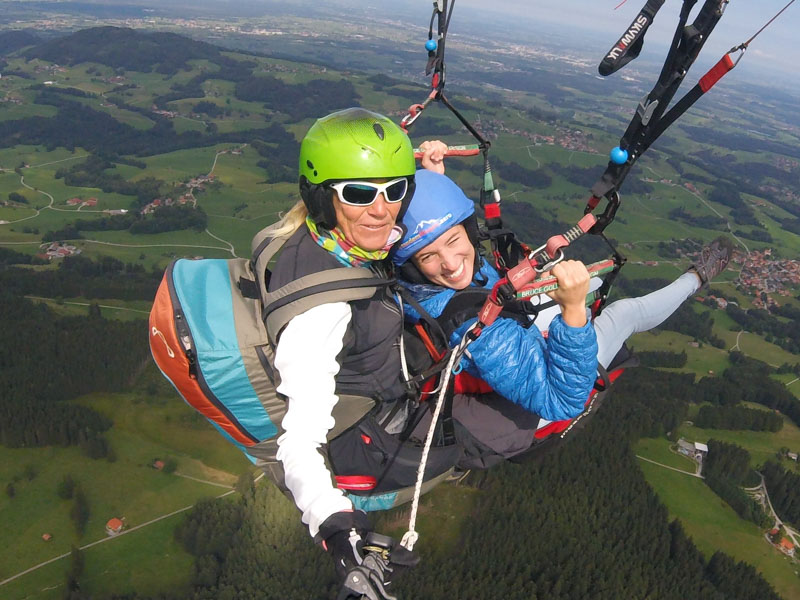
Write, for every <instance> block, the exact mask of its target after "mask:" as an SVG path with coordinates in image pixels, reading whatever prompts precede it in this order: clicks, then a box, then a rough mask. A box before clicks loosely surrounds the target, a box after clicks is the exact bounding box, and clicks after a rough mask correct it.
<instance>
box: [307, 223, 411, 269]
mask: <svg viewBox="0 0 800 600" xmlns="http://www.w3.org/2000/svg"><path fill="white" fill-rule="evenodd" d="M306 226H307V227H308V231H309V232H310V233H311V237H312V238H313V239H314V241H315V242H317V244H319V245H320V246H322V247H323V248H325V250H327V251H328V252H330V253H331V254H333V255H334V256H335V257H336V259H337V260H338V261H339V262H340V263H342V264H343V265H346V266H348V267H360V266H362V265H364V264H365V263H369V262H372V261H375V260H383V259H384V258H386V256H387V255H388V254H389V249H390V248H391V247H392V246H393V245H394V244H395V243H396V242H397V241H399V240H400V238H401V237H402V236H403V230H402V229H400V228H399V227H397V226H395V227H393V228H392V232H391V233H390V234H389V240H388V241H387V242H386V245H385V246H384V247H383V248H381V249H380V250H363V249H362V248H359V247H358V246H355V245H353V244H352V243H351V242H349V241H347V240H346V239H345V238H344V234H343V233H342V231H341V230H340V229H339V228H338V227H334V228H333V229H332V230H330V231H328V230H327V229H321V230H320V229H319V228H318V227H317V224H316V223H315V222H314V221H313V220H311V217H306Z"/></svg>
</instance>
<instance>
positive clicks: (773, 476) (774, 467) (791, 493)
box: [761, 460, 800, 527]
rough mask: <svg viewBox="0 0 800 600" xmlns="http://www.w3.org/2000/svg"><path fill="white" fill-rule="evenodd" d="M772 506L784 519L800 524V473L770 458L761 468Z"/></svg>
mask: <svg viewBox="0 0 800 600" xmlns="http://www.w3.org/2000/svg"><path fill="white" fill-rule="evenodd" d="M761 474H762V475H763V476H764V483H765V484H766V486H767V489H768V490H769V499H770V502H772V508H774V509H775V512H776V513H778V516H779V517H780V518H781V520H783V521H787V522H789V523H792V524H793V525H794V526H795V527H798V526H800V475H798V474H797V473H792V472H791V471H787V470H786V469H784V468H783V466H781V465H780V464H778V463H776V462H775V461H772V460H769V461H767V462H766V464H765V465H764V466H763V467H762V469H761Z"/></svg>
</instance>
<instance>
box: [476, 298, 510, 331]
mask: <svg viewBox="0 0 800 600" xmlns="http://www.w3.org/2000/svg"><path fill="white" fill-rule="evenodd" d="M502 310H503V306H502V305H500V304H497V302H495V301H494V300H492V298H491V296H490V297H489V298H487V299H486V302H484V303H483V307H481V309H480V310H479V311H478V321H480V323H481V327H478V328H476V329H475V330H474V331H476V332H477V334H478V335H480V332H481V331H483V328H484V327H488V326H489V325H491V324H492V323H494V322H495V321H496V320H497V317H498V316H500V312H501V311H502Z"/></svg>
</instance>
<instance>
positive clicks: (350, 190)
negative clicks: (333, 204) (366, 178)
mask: <svg viewBox="0 0 800 600" xmlns="http://www.w3.org/2000/svg"><path fill="white" fill-rule="evenodd" d="M377 195H378V189H377V188H376V187H375V186H371V185H363V184H360V183H348V184H347V185H346V186H344V187H343V188H342V199H343V200H344V201H345V202H348V203H350V204H372V202H374V200H375V197H376V196H377Z"/></svg>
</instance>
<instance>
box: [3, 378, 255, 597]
mask: <svg viewBox="0 0 800 600" xmlns="http://www.w3.org/2000/svg"><path fill="white" fill-rule="evenodd" d="M155 371H156V370H155V367H153V366H150V367H149V368H148V372H147V373H146V375H145V377H144V379H143V380H142V381H141V383H140V386H142V387H143V388H148V389H149V388H150V387H151V386H155V387H154V390H155V394H153V395H151V394H148V393H145V392H143V391H140V392H132V393H127V394H111V395H99V394H97V395H92V396H89V397H85V398H82V399H81V400H80V402H81V403H84V404H86V405H88V406H91V407H93V408H95V409H96V410H98V411H100V412H101V413H103V414H105V415H107V416H109V417H110V418H111V419H112V420H113V422H114V426H113V427H112V429H111V430H109V431H108V432H107V434H106V437H107V438H108V440H109V442H110V445H111V447H112V449H113V451H114V454H115V457H116V459H115V460H114V461H113V462H109V461H108V460H90V459H88V458H86V457H85V456H83V454H82V453H81V451H80V450H79V449H77V448H73V447H71V448H49V447H48V448H32V449H24V448H23V449H8V448H0V481H5V482H10V481H15V480H16V483H15V490H16V495H15V496H14V497H13V498H9V497H8V496H7V495H5V494H4V495H3V496H2V498H0V519H2V520H3V522H4V523H6V526H4V527H3V528H2V529H1V530H0V544H2V545H3V546H4V547H6V548H10V549H12V550H13V551H12V552H10V553H8V554H7V556H6V558H5V560H4V561H3V563H2V564H1V565H0V581H2V580H4V579H6V578H8V577H11V576H13V575H15V574H17V573H19V572H21V571H24V570H25V569H28V568H30V567H32V566H34V565H37V564H39V563H40V562H43V561H46V560H49V559H51V558H53V557H55V556H59V555H61V554H63V553H66V552H69V550H70V547H71V546H72V545H76V546H82V545H86V544H89V543H92V542H95V541H98V540H102V539H105V538H106V534H105V523H106V522H107V521H108V519H110V518H112V517H118V518H122V517H124V518H125V522H126V525H127V527H131V528H132V527H135V526H137V525H140V524H143V523H146V522H148V521H150V520H152V519H156V518H158V517H160V516H163V515H166V514H169V513H171V512H173V511H177V510H180V509H183V508H186V507H189V506H192V505H193V504H194V503H195V502H196V501H197V500H198V499H200V498H203V497H208V496H219V495H220V494H223V493H225V492H226V491H227V490H230V489H231V486H232V485H233V484H234V483H235V482H236V478H237V477H238V475H239V474H240V473H242V472H244V471H245V470H248V469H250V468H251V465H250V463H249V461H247V460H246V459H245V458H244V457H243V456H242V454H241V453H240V452H239V451H238V450H236V449H235V448H234V447H233V446H232V445H230V444H227V443H225V442H224V441H223V440H222V439H221V438H220V436H219V433H218V432H216V431H215V430H214V429H213V428H212V427H211V426H210V425H209V424H208V423H206V422H205V420H204V419H202V418H201V417H200V416H199V415H198V414H197V413H195V412H194V411H193V410H192V409H190V408H189V407H187V406H186V405H185V404H184V403H183V402H182V401H181V400H180V399H179V398H177V396H176V395H175V394H174V392H173V391H172V390H171V387H169V386H168V384H167V383H166V382H165V381H164V380H163V379H161V377H160V375H158V374H157V373H156V372H155ZM147 382H151V383H150V384H148V383H147ZM156 458H161V459H165V458H172V459H175V460H176V461H177V465H178V466H177V470H176V472H175V474H166V473H163V472H160V471H158V470H156V469H154V468H153V467H152V466H151V464H152V462H153V460H154V459H156ZM28 473H33V474H34V477H33V478H32V479H29V478H28V475H27V474H28ZM65 474H70V475H71V477H72V478H73V479H74V480H75V481H76V482H78V483H79V484H80V486H81V488H82V489H83V490H84V492H85V494H86V496H87V498H88V501H89V506H90V511H91V514H90V518H89V522H88V525H87V529H86V533H85V534H84V535H83V536H82V537H80V538H79V537H78V536H77V535H76V533H75V530H74V527H73V524H72V521H71V520H70V517H69V511H70V507H71V501H69V500H63V499H61V498H59V497H58V496H57V494H56V486H57V484H58V483H59V482H60V481H61V479H62V478H63V477H64V475H65ZM198 480H200V481H198ZM178 519H179V517H172V518H170V519H167V520H164V521H159V522H158V524H156V525H152V526H151V525H148V526H147V527H146V528H143V529H142V530H141V531H138V532H135V533H132V534H131V535H129V536H122V537H121V538H119V539H114V540H112V541H110V542H109V543H107V544H101V545H100V546H96V547H93V548H92V549H90V550H89V551H87V557H88V558H87V573H89V574H90V576H89V581H91V580H92V578H93V577H94V578H97V581H98V588H97V589H98V590H99V589H102V590H103V591H107V588H106V587H103V586H105V585H106V583H107V581H106V576H107V574H108V573H112V574H117V573H118V572H119V573H121V572H122V571H124V572H125V573H124V575H121V576H120V577H119V578H116V583H115V585H117V584H118V585H120V588H119V589H120V591H123V590H127V591H130V590H132V589H137V591H141V589H140V588H138V587H137V586H138V585H139V584H140V583H141V582H143V581H145V580H147V581H148V582H149V583H148V584H147V585H149V586H152V589H153V590H154V591H155V590H160V589H168V588H170V587H172V586H176V585H180V584H182V583H183V582H185V581H186V580H187V579H188V573H189V568H190V564H191V557H189V556H187V555H186V554H185V553H184V552H183V551H182V550H180V549H179V548H177V546H175V544H174V542H172V541H171V531H172V528H173V527H174V525H175V524H176V523H177V522H178ZM44 533H50V534H51V535H52V536H53V539H52V540H51V541H49V542H44V541H43V540H42V539H41V536H42V534H44ZM123 540H125V541H124V542H123ZM137 540H138V541H137ZM159 541H160V543H159ZM112 549H113V550H112ZM129 554H130V556H129ZM126 556H127V559H126V558H125V557H126ZM66 564H67V562H66V561H64V560H62V561H59V562H57V563H54V564H53V565H50V566H48V567H45V568H43V569H42V570H37V571H35V572H33V573H31V574H28V575H25V576H23V577H20V578H19V579H18V580H15V581H14V583H13V584H10V586H9V587H6V588H4V589H3V593H2V594H0V595H1V596H2V597H3V598H10V597H15V598H17V597H18V598H25V597H31V596H29V595H28V594H31V593H33V592H34V591H35V590H41V589H42V588H46V587H51V586H54V589H55V588H57V586H59V585H61V584H62V583H63V575H62V574H63V572H64V570H65V568H66V566H65V565H66ZM158 565H160V568H158V569H156V571H154V570H153V569H154V568H156V567H157V566H158ZM162 571H163V572H162ZM154 572H158V573H160V574H159V575H158V576H157V577H155V578H153V577H152V574H153V573H154ZM101 573H102V574H103V575H102V576H101V575H100V574H101ZM101 580H102V581H103V582H104V583H102V584H100V583H99V582H100V581H101ZM162 584H163V585H162ZM6 590H19V591H18V592H16V591H15V592H14V594H15V595H14V596H7V595H6V593H8V592H7V591H6ZM17 593H18V594H19V595H16V594H17ZM37 597H39V596H37ZM42 597H50V596H42ZM52 597H58V596H57V595H56V596H52Z"/></svg>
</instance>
